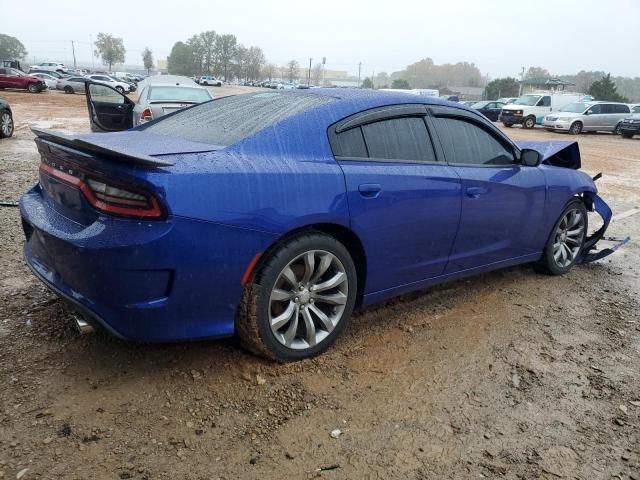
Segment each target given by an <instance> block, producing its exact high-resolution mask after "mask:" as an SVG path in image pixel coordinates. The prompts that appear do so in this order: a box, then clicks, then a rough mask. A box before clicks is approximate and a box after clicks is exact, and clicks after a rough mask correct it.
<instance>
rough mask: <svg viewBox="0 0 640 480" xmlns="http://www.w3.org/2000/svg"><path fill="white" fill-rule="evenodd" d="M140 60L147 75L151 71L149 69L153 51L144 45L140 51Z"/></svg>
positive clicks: (151, 64)
mask: <svg viewBox="0 0 640 480" xmlns="http://www.w3.org/2000/svg"><path fill="white" fill-rule="evenodd" d="M142 62H143V63H144V68H145V70H146V71H147V75H149V72H151V69H152V68H153V52H152V51H151V49H150V48H149V47H144V50H143V52H142Z"/></svg>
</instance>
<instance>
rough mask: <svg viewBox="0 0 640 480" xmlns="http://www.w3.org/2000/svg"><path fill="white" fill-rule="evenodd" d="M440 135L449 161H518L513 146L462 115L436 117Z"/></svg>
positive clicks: (503, 163) (496, 162) (482, 163)
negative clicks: (464, 118)
mask: <svg viewBox="0 0 640 480" xmlns="http://www.w3.org/2000/svg"><path fill="white" fill-rule="evenodd" d="M434 123H435V126H436V131H437V133H438V138H439V139H440V142H441V143H442V147H443V148H444V152H445V156H446V158H447V161H448V162H450V163H456V164H462V165H511V164H513V163H514V162H515V159H514V156H513V151H512V149H511V148H510V146H507V145H505V144H503V143H502V142H501V141H499V140H498V139H497V138H496V137H494V136H493V135H492V134H491V133H489V132H488V131H486V130H485V129H483V128H481V127H479V126H477V125H476V124H474V123H471V122H469V121H466V120H463V119H459V118H445V117H440V118H435V119H434Z"/></svg>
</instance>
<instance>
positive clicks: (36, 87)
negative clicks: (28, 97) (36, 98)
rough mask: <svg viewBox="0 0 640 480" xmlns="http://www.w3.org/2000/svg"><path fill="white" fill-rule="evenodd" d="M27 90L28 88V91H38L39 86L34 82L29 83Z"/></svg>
mask: <svg viewBox="0 0 640 480" xmlns="http://www.w3.org/2000/svg"><path fill="white" fill-rule="evenodd" d="M27 90H29V93H40V87H39V86H38V85H36V84H35V83H31V84H30V85H29V86H28V87H27Z"/></svg>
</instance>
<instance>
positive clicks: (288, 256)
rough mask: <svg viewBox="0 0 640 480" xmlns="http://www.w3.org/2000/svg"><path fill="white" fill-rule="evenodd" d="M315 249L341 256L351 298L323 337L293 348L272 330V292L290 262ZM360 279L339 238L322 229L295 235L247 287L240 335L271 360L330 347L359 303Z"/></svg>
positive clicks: (251, 348) (311, 354)
mask: <svg viewBox="0 0 640 480" xmlns="http://www.w3.org/2000/svg"><path fill="white" fill-rule="evenodd" d="M313 250H316V251H317V250H322V251H324V252H329V253H331V254H332V255H333V256H334V257H336V258H337V259H338V260H339V262H340V264H341V266H342V267H343V268H344V273H346V278H347V282H348V283H347V285H348V291H347V298H346V302H345V304H344V310H343V312H342V315H341V316H340V318H339V319H338V321H337V324H336V325H335V327H334V328H333V330H332V331H331V332H330V333H328V335H327V336H326V337H325V338H324V339H323V340H321V341H320V342H319V343H317V344H316V345H315V346H312V347H306V348H304V349H294V348H289V347H287V346H285V345H284V344H283V343H281V342H280V341H279V340H278V339H277V338H276V336H275V334H274V333H273V332H272V330H271V325H270V322H271V320H270V315H271V303H270V301H271V298H270V297H271V292H272V290H273V289H274V287H276V284H277V282H278V280H279V278H281V273H282V272H283V270H284V269H285V268H286V267H287V266H288V265H289V264H290V262H292V261H293V260H294V259H296V258H298V257H299V256H301V255H303V254H305V252H309V251H313ZM357 283H358V280H357V273H356V268H355V265H354V263H353V260H352V258H351V255H350V254H349V251H348V250H347V249H346V248H345V247H344V245H342V244H341V243H340V242H338V241H337V240H336V239H335V238H333V237H331V236H329V235H325V234H323V233H319V232H310V233H304V234H301V235H298V236H295V237H293V238H291V239H289V240H287V241H286V242H284V243H283V244H282V245H280V246H279V247H277V248H276V249H275V251H273V252H272V253H270V254H268V257H267V258H265V259H264V261H261V262H260V265H258V267H257V268H256V272H255V278H254V280H253V281H252V282H251V283H249V284H247V286H246V287H245V290H244V293H243V297H242V301H241V304H240V307H239V309H238V315H237V319H236V331H237V334H238V337H239V338H240V341H241V343H242V345H243V346H244V347H245V348H246V349H247V350H249V351H250V352H252V353H254V354H256V355H259V356H262V357H266V358H268V359H271V360H276V361H279V362H289V361H296V360H302V359H304V358H310V357H314V356H316V355H318V354H320V353H322V352H324V351H325V350H326V349H327V348H329V347H330V346H331V345H332V344H333V342H334V341H335V339H336V338H337V337H338V335H340V333H341V332H342V331H343V330H344V328H345V327H346V326H347V324H348V322H349V319H350V317H351V314H352V312H353V308H354V306H355V301H356V294H357V290H358V285H357ZM296 302H298V298H297V297H296ZM312 303H313V302H312ZM301 308H302V307H301ZM301 325H304V324H301ZM305 330H306V327H305Z"/></svg>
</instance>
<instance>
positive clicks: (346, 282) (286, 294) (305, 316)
mask: <svg viewBox="0 0 640 480" xmlns="http://www.w3.org/2000/svg"><path fill="white" fill-rule="evenodd" d="M357 288H358V287H357V275H356V269H355V266H354V263H353V260H352V259H351V255H350V254H349V252H348V251H347V249H346V248H345V247H344V246H343V245H342V244H341V243H340V242H338V241H337V240H336V239H335V238H333V237H330V236H327V235H324V234H321V233H309V234H303V235H300V236H298V237H294V238H293V239H291V240H289V241H288V242H286V243H284V244H283V245H282V246H281V247H280V248H278V249H277V250H276V251H275V252H274V253H273V254H271V255H270V256H269V258H266V259H265V262H264V263H263V264H262V266H261V267H260V268H259V271H258V272H256V279H255V281H254V282H253V283H251V284H249V285H248V286H247V288H246V289H245V292H244V296H243V299H242V303H241V306H240V309H239V312H238V319H237V323H236V326H237V331H238V335H239V337H240V340H241V341H242V343H243V345H244V346H245V347H246V348H247V349H248V350H250V351H251V352H253V353H255V354H257V355H261V356H264V357H267V358H270V359H273V360H278V361H281V362H284V361H292V360H301V359H303V358H309V357H313V356H315V355H318V354H319V353H321V352H323V351H325V350H326V349H327V348H329V347H330V346H331V344H332V343H333V342H334V341H335V339H336V337H337V336H338V335H339V334H340V332H341V331H342V330H343V329H344V328H345V326H346V324H347V323H348V321H349V318H350V317H351V313H352V311H353V307H354V305H355V299H356V292H357Z"/></svg>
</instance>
